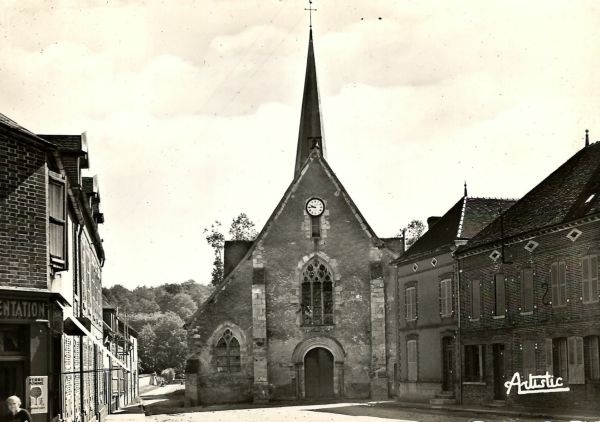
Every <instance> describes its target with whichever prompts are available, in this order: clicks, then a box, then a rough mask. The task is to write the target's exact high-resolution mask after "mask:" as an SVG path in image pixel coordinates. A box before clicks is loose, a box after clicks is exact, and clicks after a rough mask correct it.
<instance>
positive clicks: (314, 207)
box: [306, 198, 325, 217]
mask: <svg viewBox="0 0 600 422" xmlns="http://www.w3.org/2000/svg"><path fill="white" fill-rule="evenodd" d="M324 210H325V204H324V203H323V201H321V200H320V199H319V198H313V199H311V200H310V201H308V202H307V203H306V212H307V213H308V214H310V215H312V216H313V217H318V216H319V215H321V214H323V211H324Z"/></svg>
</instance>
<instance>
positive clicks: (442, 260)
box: [393, 186, 514, 404]
mask: <svg viewBox="0 0 600 422" xmlns="http://www.w3.org/2000/svg"><path fill="white" fill-rule="evenodd" d="M513 203H514V201H512V200H504V199H492V198H472V197H469V196H467V189H466V186H465V192H464V196H463V197H462V198H460V200H459V201H458V202H457V203H456V204H455V205H454V206H453V207H452V208H450V210H448V211H447V212H446V213H445V214H444V215H443V216H442V217H430V218H428V219H427V224H428V226H429V227H428V230H427V232H425V234H424V235H423V236H422V237H421V238H419V239H418V240H417V241H416V242H415V243H414V244H413V245H412V246H411V247H410V248H409V249H408V250H407V251H406V252H405V253H404V254H403V255H402V256H401V257H400V258H398V259H397V260H395V261H394V262H393V264H394V265H396V266H397V268H398V300H397V305H398V312H397V315H398V319H399V321H398V345H397V347H398V350H399V353H398V355H399V356H400V357H401V359H399V362H398V370H399V371H398V372H399V376H398V379H397V383H398V394H397V397H398V398H399V399H401V400H409V401H417V400H429V399H431V402H432V403H434V404H436V403H437V404H441V403H452V402H454V401H455V399H456V397H457V393H458V392H459V390H458V386H459V383H460V378H459V376H458V371H457V370H456V369H457V368H458V362H457V355H456V347H457V342H456V337H457V328H458V324H457V322H458V318H457V314H456V310H457V306H458V302H457V298H458V295H457V294H456V275H455V260H454V256H453V252H454V251H455V250H456V248H457V247H458V246H460V245H464V244H466V243H467V242H468V240H469V239H470V238H471V237H473V236H474V235H475V234H476V233H477V232H479V230H481V229H482V228H483V227H485V226H486V225H487V224H489V223H490V222H491V221H492V220H493V219H494V218H495V217H496V216H497V215H498V213H499V212H501V211H503V210H505V209H506V208H508V207H509V206H511V205H512V204H513Z"/></svg>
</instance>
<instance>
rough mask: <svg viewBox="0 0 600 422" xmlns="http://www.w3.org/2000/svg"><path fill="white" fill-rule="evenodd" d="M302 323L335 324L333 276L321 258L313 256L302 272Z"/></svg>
mask: <svg viewBox="0 0 600 422" xmlns="http://www.w3.org/2000/svg"><path fill="white" fill-rule="evenodd" d="M301 307H302V323H303V324H304V325H331V324H333V276H332V274H331V271H330V270H329V268H328V267H327V266H326V265H325V263H324V262H323V261H321V260H320V259H319V258H313V259H312V260H311V261H310V262H309V263H308V265H307V266H306V268H305V269H304V271H303V272H302V305H301Z"/></svg>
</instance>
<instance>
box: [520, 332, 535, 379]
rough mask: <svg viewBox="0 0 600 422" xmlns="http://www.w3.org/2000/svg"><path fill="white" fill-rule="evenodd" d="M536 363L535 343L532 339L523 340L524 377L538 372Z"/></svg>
mask: <svg viewBox="0 0 600 422" xmlns="http://www.w3.org/2000/svg"><path fill="white" fill-rule="evenodd" d="M535 365H536V363H535V343H534V342H533V341H530V340H526V341H524V342H523V373H522V374H521V375H523V377H525V378H528V377H529V374H531V375H535V374H536V366H535Z"/></svg>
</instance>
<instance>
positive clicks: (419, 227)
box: [400, 219, 425, 249]
mask: <svg viewBox="0 0 600 422" xmlns="http://www.w3.org/2000/svg"><path fill="white" fill-rule="evenodd" d="M424 232H425V224H424V223H423V222H422V221H421V220H416V219H415V220H412V221H411V222H410V223H408V224H407V225H406V227H404V228H403V229H402V230H400V235H402V234H404V236H405V239H404V242H405V247H406V248H407V249H408V248H410V247H411V246H412V245H413V244H414V243H415V242H416V241H417V240H419V238H420V237H421V236H422V235H423V233H424Z"/></svg>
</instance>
